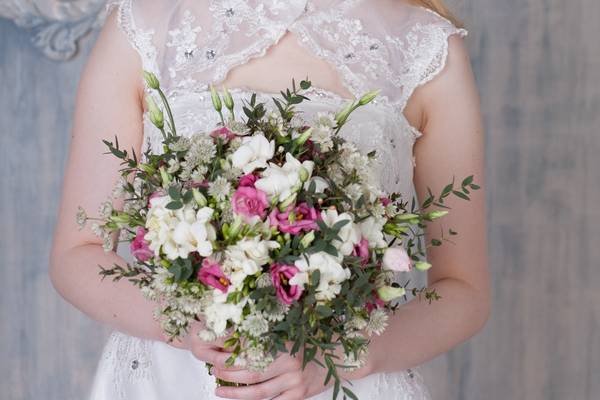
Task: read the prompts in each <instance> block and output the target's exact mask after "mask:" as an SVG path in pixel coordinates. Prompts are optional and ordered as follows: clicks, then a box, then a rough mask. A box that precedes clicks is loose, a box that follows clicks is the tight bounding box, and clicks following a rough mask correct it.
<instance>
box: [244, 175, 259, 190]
mask: <svg viewBox="0 0 600 400" xmlns="http://www.w3.org/2000/svg"><path fill="white" fill-rule="evenodd" d="M257 180H258V176H256V175H254V174H252V173H250V174H246V175H244V176H242V177H241V178H240V182H239V185H240V186H250V187H254V182H256V181H257Z"/></svg>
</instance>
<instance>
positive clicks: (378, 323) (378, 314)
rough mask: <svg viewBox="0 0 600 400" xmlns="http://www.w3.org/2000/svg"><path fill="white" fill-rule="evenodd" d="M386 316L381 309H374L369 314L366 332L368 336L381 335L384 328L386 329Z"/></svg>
mask: <svg viewBox="0 0 600 400" xmlns="http://www.w3.org/2000/svg"><path fill="white" fill-rule="evenodd" d="M387 321H388V315H387V313H386V312H385V311H384V310H382V309H379V308H377V309H375V310H373V311H372V312H371V315H370V316H369V321H368V322H367V326H366V331H367V334H368V335H369V336H371V335H373V334H376V335H381V334H382V333H383V331H384V330H385V328H387Z"/></svg>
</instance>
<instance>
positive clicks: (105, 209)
mask: <svg viewBox="0 0 600 400" xmlns="http://www.w3.org/2000/svg"><path fill="white" fill-rule="evenodd" d="M112 211H113V205H112V202H111V201H110V200H106V201H104V202H102V204H100V209H99V212H100V216H101V217H102V218H105V219H106V218H109V217H110V215H111V214H112Z"/></svg>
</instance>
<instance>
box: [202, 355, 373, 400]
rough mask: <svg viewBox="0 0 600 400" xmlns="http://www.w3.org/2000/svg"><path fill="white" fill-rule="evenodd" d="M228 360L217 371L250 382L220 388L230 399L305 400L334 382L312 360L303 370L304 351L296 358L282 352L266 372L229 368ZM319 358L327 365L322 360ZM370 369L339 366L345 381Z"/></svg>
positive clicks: (221, 394) (223, 376) (227, 377)
mask: <svg viewBox="0 0 600 400" xmlns="http://www.w3.org/2000/svg"><path fill="white" fill-rule="evenodd" d="M340 355H341V350H340ZM340 359H343V357H341V358H340ZM224 360H225V359H223V362H220V360H219V361H218V362H219V363H215V364H214V368H213V374H214V375H215V376H216V377H217V378H220V379H223V380H225V381H229V382H236V383H244V384H247V385H248V386H238V387H233V386H221V387H218V388H217V390H216V391H215V394H216V395H217V396H219V397H224V398H228V399H244V400H254V399H256V400H259V399H260V400H262V399H276V400H304V399H306V398H309V397H311V396H314V395H317V394H319V393H322V392H324V391H325V390H327V389H328V388H329V387H331V386H333V383H334V380H333V378H332V379H330V381H329V382H328V383H327V385H324V381H325V377H326V376H327V369H326V368H324V367H321V366H320V365H318V364H317V363H315V362H314V361H311V362H309V363H308V364H307V365H306V368H304V370H302V360H303V357H302V352H298V353H296V355H295V356H294V357H292V356H291V355H289V354H287V353H284V354H281V355H279V356H278V357H277V358H276V359H275V360H274V361H273V363H272V364H271V365H269V366H268V367H267V368H266V369H265V370H264V371H263V372H262V373H258V372H252V371H249V370H248V369H245V368H240V367H226V366H225V363H224ZM319 361H321V363H323V364H325V363H324V362H323V360H322V359H320V360H319ZM368 371H369V366H368V365H366V366H364V367H362V368H359V369H355V370H353V371H351V372H347V371H342V370H341V369H338V374H339V376H340V378H341V379H342V380H344V379H359V378H362V377H364V376H367V375H368V374H369V373H368ZM342 383H343V382H342Z"/></svg>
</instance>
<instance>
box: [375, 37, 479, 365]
mask: <svg viewBox="0 0 600 400" xmlns="http://www.w3.org/2000/svg"><path fill="white" fill-rule="evenodd" d="M411 102H412V104H411V106H410V107H411V109H410V110H409V112H411V111H412V112H413V115H415V114H420V115H421V116H422V118H420V119H421V120H422V123H421V124H420V126H421V128H422V129H421V130H422V132H423V136H421V137H420V138H419V139H418V140H417V142H416V143H415V148H414V152H415V158H416V167H415V176H414V184H415V188H416V191H417V195H418V197H419V198H420V199H425V198H426V197H427V187H428V186H429V187H430V188H431V189H432V191H433V193H439V192H441V190H442V188H443V187H444V186H445V185H446V184H447V183H448V182H450V180H451V179H452V176H453V175H454V176H456V179H457V181H458V185H460V180H461V179H462V178H464V177H466V176H468V175H471V174H473V175H474V178H475V182H476V183H477V184H479V185H480V186H481V189H480V190H478V191H475V192H472V193H471V201H465V200H462V199H459V198H456V197H452V196H450V197H448V198H446V201H445V203H446V205H448V206H450V207H451V208H452V209H451V210H450V213H449V214H448V215H447V216H446V217H444V218H441V219H439V220H436V221H434V222H433V223H431V224H430V225H429V226H428V228H427V229H426V232H425V234H426V237H427V238H432V237H437V238H439V236H440V232H441V230H442V229H444V231H445V233H446V235H445V236H446V237H447V232H448V228H452V229H453V230H455V231H458V235H457V236H452V237H451V240H452V241H453V242H455V244H452V243H444V244H443V245H442V246H439V247H431V248H429V249H428V261H429V262H431V264H433V267H432V268H431V269H430V270H429V272H428V281H429V282H428V283H429V286H430V287H432V288H435V289H436V291H437V292H438V294H440V295H441V297H442V298H441V299H440V300H438V301H434V302H432V303H431V304H428V302H427V301H426V300H422V301H419V300H418V299H413V300H411V301H410V302H408V303H407V304H405V305H403V306H402V307H400V308H399V310H398V311H397V313H396V315H395V316H393V317H391V318H390V320H389V321H390V324H389V327H388V328H387V329H386V331H385V332H384V333H383V334H382V335H381V336H376V337H374V338H373V339H372V342H371V345H370V346H369V352H370V355H371V356H370V358H371V360H370V363H369V366H368V367H367V369H368V372H369V373H373V372H381V371H392V370H403V369H406V368H410V367H413V366H416V365H419V364H421V363H423V362H426V361H428V360H430V359H432V358H434V357H436V356H438V355H439V354H442V353H444V352H446V351H448V350H450V349H452V348H453V347H454V346H456V345H457V344H459V343H461V342H463V341H465V340H467V339H468V338H470V337H471V336H473V335H474V334H475V333H476V332H477V331H479V330H480V329H481V328H482V327H483V326H484V324H485V322H486V321H487V318H488V315H489V312H490V311H489V310H490V293H489V292H490V284H489V276H488V259H487V258H488V254H487V236H486V234H487V232H486V230H487V228H486V207H485V182H484V178H485V176H484V175H485V174H484V172H485V171H484V137H483V132H482V131H483V129H482V123H481V116H480V111H479V96H478V93H477V89H476V87H475V79H474V77H473V73H472V70H471V66H470V61H469V57H468V54H467V51H466V49H465V46H464V42H463V40H462V39H461V38H459V37H457V36H452V37H451V38H450V44H449V56H448V60H447V64H446V66H445V68H444V70H443V71H442V72H441V73H440V74H439V75H438V76H437V77H436V78H435V79H433V80H432V81H431V82H429V83H428V84H426V85H424V86H422V87H420V88H419V89H418V90H416V91H415V93H414V96H413V97H412V99H411ZM414 110H421V112H417V113H414ZM409 118H410V117H409ZM392 355H395V356H392Z"/></svg>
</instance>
